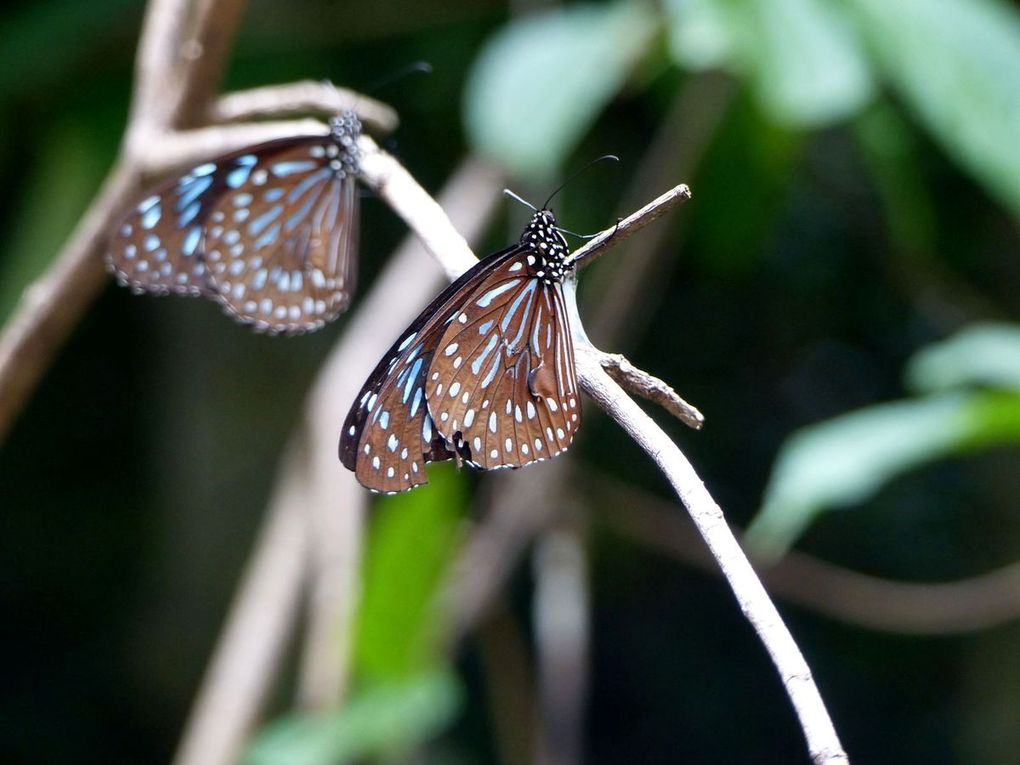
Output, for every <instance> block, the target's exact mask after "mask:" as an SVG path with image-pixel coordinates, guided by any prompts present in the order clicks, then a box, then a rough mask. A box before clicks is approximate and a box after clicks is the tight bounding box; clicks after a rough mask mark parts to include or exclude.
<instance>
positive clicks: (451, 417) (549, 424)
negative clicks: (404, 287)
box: [340, 209, 581, 493]
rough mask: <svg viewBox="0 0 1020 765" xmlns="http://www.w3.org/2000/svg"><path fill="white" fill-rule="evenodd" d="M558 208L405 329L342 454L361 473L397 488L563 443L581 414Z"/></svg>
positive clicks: (528, 459)
mask: <svg viewBox="0 0 1020 765" xmlns="http://www.w3.org/2000/svg"><path fill="white" fill-rule="evenodd" d="M567 254H568V248H567V242H566V240H565V239H564V238H563V236H562V234H561V233H560V231H559V230H558V229H557V228H556V219H555V216H554V215H553V213H552V211H551V210H549V209H542V210H538V211H536V212H535V214H534V215H533V216H532V218H531V221H530V222H529V223H528V226H527V228H525V230H524V233H523V235H522V236H521V239H520V241H519V242H518V243H517V244H515V245H513V246H512V247H508V248H507V249H505V250H502V251H500V252H497V253H495V254H493V255H490V256H489V257H487V258H485V259H484V260H482V261H481V262H479V263H478V264H477V265H475V266H474V267H473V268H471V269H470V270H469V271H467V272H466V273H465V274H464V275H462V276H461V277H460V278H459V279H457V280H456V281H455V282H453V283H452V284H451V285H450V286H449V287H447V288H446V289H445V290H444V291H443V292H442V293H441V294H440V295H439V296H438V297H437V298H436V299H435V300H433V301H432V303H431V304H430V305H429V306H428V307H427V308H426V309H425V310H424V311H423V312H422V313H421V315H420V316H418V318H417V319H415V320H414V322H412V323H411V325H410V326H409V327H408V328H407V330H405V331H404V333H403V334H402V335H401V336H400V338H399V339H398V340H397V341H396V342H395V343H394V345H393V347H392V348H390V350H389V351H388V352H387V353H386V355H385V356H384V357H383V358H382V360H381V361H380V362H379V364H378V366H377V367H376V368H375V371H373V372H372V374H371V375H370V376H369V378H368V381H367V382H366V383H365V385H364V387H363V388H362V390H361V393H360V394H359V396H358V398H357V399H356V400H355V403H354V405H353V406H352V408H351V410H350V413H349V414H348V415H347V419H346V421H345V422H344V426H343V432H342V434H341V438H340V460H341V461H342V462H343V464H344V465H345V466H346V467H347V468H349V469H350V470H353V471H354V474H355V476H356V477H357V479H358V481H359V482H360V483H361V484H362V485H363V486H365V487H367V488H369V489H372V490H373V491H377V492H385V493H396V492H400V491H406V490H408V489H412V488H414V487H415V486H418V485H420V484H423V483H427V482H428V478H427V476H426V474H425V465H426V464H427V463H429V462H437V461H441V460H449V459H457V461H458V463H459V462H464V463H466V464H467V465H469V466H471V467H474V468H478V469H480V470H495V469H497V468H518V467H523V466H524V465H528V464H530V463H532V462H538V461H540V460H544V459H548V458H550V457H554V456H556V455H557V454H559V453H560V452H563V451H565V450H566V449H567V448H568V447H569V446H570V443H571V441H572V440H573V437H574V433H575V432H577V428H578V426H579V425H580V423H581V419H580V418H581V402H580V396H579V394H578V388H577V376H576V371H575V368H574V347H573V341H572V339H571V334H570V326H569V321H568V317H567V307H566V304H565V301H564V295H563V284H562V283H563V280H564V278H566V277H567V276H568V275H569V274H572V273H573V267H572V266H571V265H570V264H569V262H568V260H567Z"/></svg>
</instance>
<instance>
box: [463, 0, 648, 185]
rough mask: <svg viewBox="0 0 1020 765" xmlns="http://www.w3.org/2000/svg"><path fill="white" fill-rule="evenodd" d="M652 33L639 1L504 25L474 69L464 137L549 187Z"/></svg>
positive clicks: (579, 8) (548, 14)
mask: <svg viewBox="0 0 1020 765" xmlns="http://www.w3.org/2000/svg"><path fill="white" fill-rule="evenodd" d="M655 30H656V21H655V16H654V14H653V13H652V11H651V10H650V9H649V8H648V7H647V6H646V5H645V4H644V3H640V2H627V1H626V0H624V1H623V2H617V3H614V4H609V5H599V6H588V5H580V6H570V7H567V8H563V9H558V10H555V11H549V12H543V13H536V14H534V15H531V16H528V17H526V18H523V19H521V20H519V21H515V22H512V23H510V24H509V25H507V26H506V27H505V28H504V29H503V30H502V31H501V32H499V33H498V34H497V35H496V37H495V38H493V39H492V40H491V41H490V42H489V43H488V45H486V47H485V49H484V50H483V51H482V53H481V55H480V56H479V58H478V60H477V61H476V62H475V65H474V69H473V70H472V72H471V76H470V78H469V80H468V84H467V90H466V93H465V104H464V111H465V119H466V122H467V131H468V136H469V138H470V140H471V142H472V143H473V145H474V147H475V148H476V149H477V150H478V151H479V152H481V153H483V154H486V155H488V156H490V157H493V158H494V159H496V160H497V161H499V162H501V163H502V164H503V165H504V166H505V167H506V168H507V169H509V170H510V171H511V172H513V173H515V174H517V175H519V176H522V177H525V178H528V179H530V180H534V181H536V182H540V181H547V180H548V179H549V178H550V177H551V176H552V175H554V174H555V173H556V172H557V171H558V170H559V169H560V168H561V167H562V165H563V163H564V161H565V160H566V158H567V156H568V155H569V153H570V152H571V150H572V149H573V148H574V147H575V146H576V145H577V142H578V141H579V140H580V139H581V137H582V136H583V135H584V133H585V132H586V131H587V130H588V128H589V126H590V125H591V124H592V122H594V120H595V119H596V117H597V116H598V114H599V112H600V111H601V110H602V109H603V107H604V106H605V105H606V104H607V103H608V102H609V100H610V99H611V98H612V97H613V95H614V94H616V93H617V92H618V91H619V90H620V88H621V87H622V85H623V83H624V81H625V79H626V77H627V75H628V73H629V72H630V71H631V69H632V68H633V67H634V65H635V64H636V63H637V61H638V60H639V59H640V57H641V56H642V55H643V54H644V53H645V51H646V50H647V49H648V46H649V44H650V41H651V38H652V35H653V34H654V33H655Z"/></svg>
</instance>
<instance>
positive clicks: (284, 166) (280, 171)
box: [272, 159, 318, 178]
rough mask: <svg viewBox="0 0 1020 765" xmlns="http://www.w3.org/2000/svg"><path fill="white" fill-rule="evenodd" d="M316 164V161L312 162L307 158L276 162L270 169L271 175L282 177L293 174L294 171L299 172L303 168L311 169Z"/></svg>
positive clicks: (303, 169) (302, 170)
mask: <svg viewBox="0 0 1020 765" xmlns="http://www.w3.org/2000/svg"><path fill="white" fill-rule="evenodd" d="M317 164H318V163H317V162H312V161H311V160H307V159H304V160H292V161H289V162H277V163H276V164H275V165H273V167H272V170H273V175H275V176H277V177H279V178H283V177H286V176H288V175H293V174H294V173H301V172H304V171H305V170H311V169H312V168H313V167H315V166H316V165H317Z"/></svg>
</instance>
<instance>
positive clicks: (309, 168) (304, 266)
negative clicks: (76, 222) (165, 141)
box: [106, 111, 361, 334]
mask: <svg viewBox="0 0 1020 765" xmlns="http://www.w3.org/2000/svg"><path fill="white" fill-rule="evenodd" d="M360 134H361V121H360V120H359V119H358V117H357V115H356V114H355V113H354V112H353V111H346V112H343V113H342V114H340V115H338V116H336V117H334V118H332V119H331V120H330V132H329V134H328V135H324V136H299V137H295V138H284V139H281V140H277V141H270V142H268V143H263V144H260V145H258V146H253V147H251V148H249V149H245V150H244V151H240V152H235V153H233V154H228V155H226V156H223V157H219V158H218V159H214V160H212V161H210V162H205V163H203V164H201V165H199V166H198V167H194V168H192V169H191V170H190V171H188V172H187V173H185V174H184V175H182V176H180V177H179V178H176V179H174V180H171V181H169V182H166V183H164V184H162V185H160V186H158V187H156V188H155V189H153V190H152V191H151V192H150V193H149V194H147V195H146V196H145V198H144V199H142V200H141V201H140V202H138V203H137V204H136V205H134V206H133V207H132V208H131V209H130V210H129V211H128V213H127V214H126V215H125V216H124V218H123V219H122V220H120V222H119V223H117V224H116V226H115V227H114V228H113V230H112V232H111V236H110V242H109V247H108V250H107V252H106V263H107V267H108V268H109V270H110V271H111V272H112V273H113V274H114V275H115V276H116V277H117V281H118V282H120V284H122V285H124V286H126V287H130V288H131V289H132V290H134V291H135V292H136V293H144V292H148V293H153V294H157V295H166V294H171V293H176V294H181V295H201V296H205V297H208V298H211V299H212V300H215V301H217V302H218V303H220V304H221V305H222V306H223V308H224V309H225V310H226V312H227V313H228V314H230V315H232V316H233V317H235V318H236V319H237V320H239V321H240V322H242V323H244V324H247V325H250V326H251V327H252V328H254V329H255V330H257V331H263V332H268V333H271V334H276V333H298V332H309V331H312V330H316V329H319V328H320V327H322V326H323V325H324V324H326V323H327V322H329V321H332V320H333V319H335V318H336V317H337V316H338V315H339V314H340V313H342V312H343V311H344V310H345V309H346V308H347V305H348V303H349V302H350V299H351V294H352V292H353V290H354V282H355V276H356V261H355V253H356V251H357V234H358V225H357V224H358V195H357V188H356V176H357V173H358V166H359V159H360V157H359V152H358V146H357V139H358V136H359V135H360Z"/></svg>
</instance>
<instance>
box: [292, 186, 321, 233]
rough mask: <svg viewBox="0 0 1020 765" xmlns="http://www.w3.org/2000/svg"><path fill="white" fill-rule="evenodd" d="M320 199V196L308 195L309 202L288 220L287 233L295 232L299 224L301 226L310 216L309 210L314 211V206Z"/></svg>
mask: <svg viewBox="0 0 1020 765" xmlns="http://www.w3.org/2000/svg"><path fill="white" fill-rule="evenodd" d="M318 199H319V195H318V194H309V195H308V201H307V202H305V203H304V204H303V205H301V207H300V209H298V211H297V212H295V213H294V214H293V215H291V216H290V217H289V218H287V224H286V225H287V231H293V230H294V229H295V228H297V226H298V224H300V223H301V221H302V220H303V219H304V218H305V217H306V216H307V215H308V212H309V210H311V209H312V205H314V204H315V203H316V201H318Z"/></svg>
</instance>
